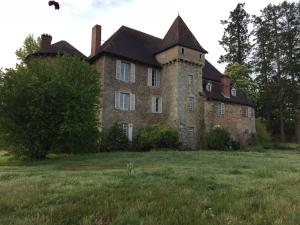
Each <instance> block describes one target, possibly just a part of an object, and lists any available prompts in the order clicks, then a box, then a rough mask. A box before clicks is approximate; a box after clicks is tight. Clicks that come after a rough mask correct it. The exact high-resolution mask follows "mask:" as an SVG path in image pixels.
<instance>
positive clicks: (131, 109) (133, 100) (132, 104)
mask: <svg viewBox="0 0 300 225" xmlns="http://www.w3.org/2000/svg"><path fill="white" fill-rule="evenodd" d="M130 111H135V94H130Z"/></svg>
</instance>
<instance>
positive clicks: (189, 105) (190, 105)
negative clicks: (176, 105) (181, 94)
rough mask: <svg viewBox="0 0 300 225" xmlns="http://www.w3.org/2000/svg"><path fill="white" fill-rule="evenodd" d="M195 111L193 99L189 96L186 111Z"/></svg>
mask: <svg viewBox="0 0 300 225" xmlns="http://www.w3.org/2000/svg"><path fill="white" fill-rule="evenodd" d="M194 110H195V97H193V96H190V97H188V111H189V112H194Z"/></svg>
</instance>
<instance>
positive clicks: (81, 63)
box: [0, 56, 100, 159]
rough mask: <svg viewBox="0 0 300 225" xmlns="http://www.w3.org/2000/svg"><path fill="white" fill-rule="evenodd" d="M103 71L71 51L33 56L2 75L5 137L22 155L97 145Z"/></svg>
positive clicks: (0, 121)
mask: <svg viewBox="0 0 300 225" xmlns="http://www.w3.org/2000/svg"><path fill="white" fill-rule="evenodd" d="M99 87H100V84H99V75H98V73H97V71H96V69H95V68H94V67H93V66H91V65H90V64H89V63H88V62H86V61H85V60H82V59H80V58H76V57H71V56H59V57H57V58H55V59H47V58H45V59H31V60H30V61H29V62H28V63H27V65H26V66H19V67H17V68H16V69H10V70H8V71H7V72H6V74H5V76H2V77H1V85H0V128H1V131H2V137H4V138H5V140H6V142H7V143H8V144H9V146H10V147H11V148H10V149H11V150H12V152H13V153H15V154H17V155H19V156H27V157H30V158H36V159H43V158H45V157H46V155H47V154H48V153H49V152H51V151H53V150H56V151H63V152H75V153H76V152H84V151H88V150H92V149H93V148H95V145H96V141H97V135H98V129H97V127H98V124H97V113H98V108H99V95H100V90H99Z"/></svg>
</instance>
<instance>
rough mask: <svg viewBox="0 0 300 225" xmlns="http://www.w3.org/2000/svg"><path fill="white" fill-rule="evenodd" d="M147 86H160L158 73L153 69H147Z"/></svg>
mask: <svg viewBox="0 0 300 225" xmlns="http://www.w3.org/2000/svg"><path fill="white" fill-rule="evenodd" d="M147 84H148V86H150V87H159V86H160V75H159V71H158V70H157V69H154V68H148V81H147Z"/></svg>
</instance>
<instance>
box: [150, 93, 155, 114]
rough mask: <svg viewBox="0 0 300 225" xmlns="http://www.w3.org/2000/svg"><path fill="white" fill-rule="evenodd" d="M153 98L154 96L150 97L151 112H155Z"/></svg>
mask: <svg viewBox="0 0 300 225" xmlns="http://www.w3.org/2000/svg"><path fill="white" fill-rule="evenodd" d="M155 99H156V97H152V99H151V112H153V113H155Z"/></svg>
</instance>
